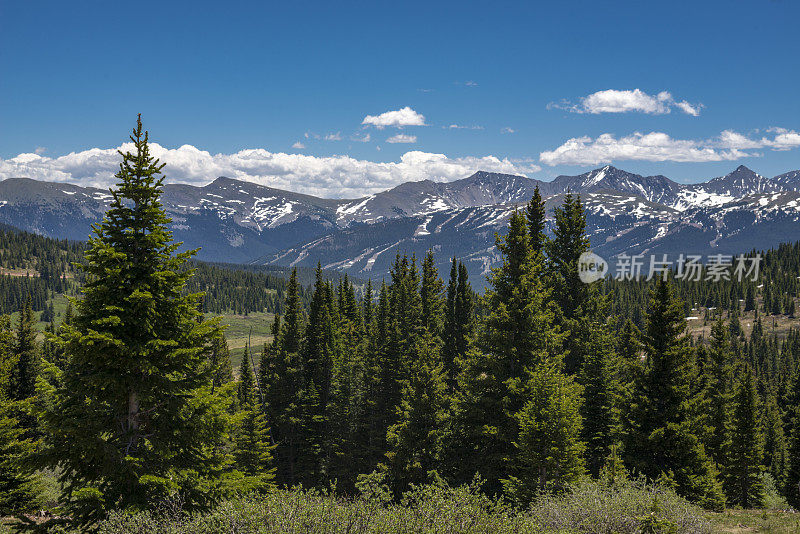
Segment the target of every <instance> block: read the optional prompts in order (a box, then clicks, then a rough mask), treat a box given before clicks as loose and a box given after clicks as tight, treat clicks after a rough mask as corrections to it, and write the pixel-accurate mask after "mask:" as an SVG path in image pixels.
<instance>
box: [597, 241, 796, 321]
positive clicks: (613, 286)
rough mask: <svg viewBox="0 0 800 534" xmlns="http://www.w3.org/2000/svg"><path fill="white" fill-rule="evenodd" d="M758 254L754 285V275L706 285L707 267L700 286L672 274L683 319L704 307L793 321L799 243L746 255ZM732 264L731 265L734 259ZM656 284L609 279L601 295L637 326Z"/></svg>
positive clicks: (735, 314)
mask: <svg viewBox="0 0 800 534" xmlns="http://www.w3.org/2000/svg"><path fill="white" fill-rule="evenodd" d="M756 255H760V256H761V261H760V267H759V269H760V270H759V275H758V277H757V280H753V279H752V276H743V277H742V279H741V280H739V277H738V276H730V277H729V279H726V278H721V279H719V280H713V278H712V279H708V280H707V279H706V278H707V277H708V275H709V273H708V267H707V266H703V267H702V269H701V270H700V277H699V278H700V279H699V280H698V281H690V280H681V279H675V276H674V274H675V270H674V269H673V271H672V278H673V280H674V287H675V291H676V294H677V296H678V297H679V298H680V299H681V300H682V301H683V304H684V311H685V312H686V315H687V316H690V315H693V314H692V313H691V312H692V309H695V310H698V309H700V308H706V309H711V310H715V309H716V310H718V312H717V313H719V312H721V311H724V312H726V314H729V315H731V316H739V315H740V314H741V312H742V311H753V310H755V309H756V308H758V310H759V311H760V312H761V313H762V314H764V315H787V316H789V317H792V318H794V317H795V316H796V313H797V310H796V299H797V297H798V295H800V277H798V273H800V242H796V243H791V244H789V243H784V244H781V245H779V246H778V247H777V248H773V249H770V250H767V251H762V252H756V251H751V252H750V253H748V254H746V256H747V257H750V258H752V257H755V256H756ZM672 259H673V260H674V259H675V258H674V257H673V258H672ZM733 262H734V265H735V262H736V257H734V258H733ZM732 271H733V269H730V270H729V273H730V274H733V273H732ZM645 274H646V273H645ZM654 285H655V281H654V280H651V281H646V280H645V279H644V277H642V278H641V279H638V280H615V279H613V278H608V279H606V280H605V281H604V283H603V289H602V291H603V292H604V293H606V294H608V295H609V298H610V302H611V312H612V313H613V314H615V315H618V316H620V317H626V318H630V319H632V320H633V322H634V324H636V325H637V326H639V327H641V326H643V325H644V317H645V313H646V311H647V306H648V298H647V295H648V291H649V290H650V289H651V288H652V287H653V286H654Z"/></svg>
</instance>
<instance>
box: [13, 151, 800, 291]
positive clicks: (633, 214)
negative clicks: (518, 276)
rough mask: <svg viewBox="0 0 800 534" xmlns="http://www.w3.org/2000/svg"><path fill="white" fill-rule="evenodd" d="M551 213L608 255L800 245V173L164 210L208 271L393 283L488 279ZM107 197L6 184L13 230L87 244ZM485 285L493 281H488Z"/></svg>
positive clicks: (264, 193) (533, 183)
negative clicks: (436, 267) (527, 209)
mask: <svg viewBox="0 0 800 534" xmlns="http://www.w3.org/2000/svg"><path fill="white" fill-rule="evenodd" d="M537 186H538V187H539V189H540V191H541V193H542V195H543V196H544V197H545V198H546V199H547V205H548V209H549V210H550V211H549V213H550V214H551V213H552V208H553V207H554V206H556V205H558V204H559V203H560V202H561V200H562V198H563V195H564V194H566V193H568V192H571V193H573V194H580V195H581V196H582V199H583V201H584V204H585V206H586V210H587V226H588V228H587V231H588V233H589V237H590V240H591V242H592V246H593V248H594V249H595V250H596V251H597V252H598V253H600V254H601V255H606V256H613V255H615V254H619V253H621V252H626V253H628V254H634V253H655V252H659V253H667V252H678V251H684V252H694V253H711V252H725V253H736V252H744V251H747V250H750V249H752V248H754V247H757V248H764V247H767V246H772V245H776V244H778V243H779V242H782V241H794V240H797V239H800V205H799V204H798V201H800V171H791V172H787V173H784V174H781V175H779V176H776V177H774V178H765V177H763V176H761V175H759V174H757V173H755V172H754V171H752V170H750V169H748V168H747V167H745V166H739V167H738V168H736V169H735V170H733V171H732V172H731V173H729V174H727V175H725V176H721V177H718V178H714V179H711V180H709V181H707V182H704V183H698V184H691V185H683V184H679V183H677V182H674V181H672V180H670V179H669V178H667V177H665V176H661V175H658V176H641V175H638V174H633V173H629V172H627V171H624V170H621V169H617V168H615V167H612V166H610V165H609V166H605V167H603V168H599V169H595V170H592V171H589V172H586V173H583V174H580V175H577V176H558V177H557V178H555V179H554V180H552V181H550V182H543V181H540V180H535V179H531V178H527V177H525V176H516V175H509V174H499V173H491V172H485V171H478V172H476V173H474V174H473V175H471V176H469V177H466V178H463V179H460V180H455V181H453V182H434V181H432V180H423V181H419V182H406V183H403V184H400V185H398V186H396V187H394V188H392V189H389V190H386V191H382V192H380V193H376V194H374V195H369V196H366V197H363V198H360V199H323V198H318V197H314V196H311V195H303V194H299V193H293V192H289V191H283V190H279V189H275V188H270V187H266V186H262V185H258V184H255V183H252V182H246V181H240V180H235V179H231V178H225V177H220V178H217V179H216V180H214V181H213V182H211V183H209V184H207V185H205V186H202V187H197V186H191V185H181V184H167V185H165V186H164V194H163V195H162V203H163V205H164V207H165V209H166V211H167V213H168V214H169V215H170V217H171V218H172V225H171V227H172V230H173V232H174V236H175V238H176V239H177V240H180V241H183V242H184V243H185V245H186V246H187V247H192V248H194V247H202V249H201V251H200V253H199V255H198V257H199V258H200V259H204V260H208V261H224V262H235V263H261V264H270V265H283V266H292V265H301V266H313V265H316V263H317V262H320V263H322V265H323V266H324V267H327V268H331V269H337V270H339V271H343V272H348V273H350V274H352V275H354V276H358V277H366V276H382V275H384V274H385V273H386V272H387V271H388V269H389V265H390V263H391V261H392V260H393V259H394V256H395V255H396V254H397V253H414V254H417V255H418V256H421V255H422V254H424V252H425V251H426V250H428V249H433V250H434V251H435V252H436V254H437V258H438V259H439V262H440V269H441V268H446V262H447V261H448V258H449V257H451V256H458V257H461V258H463V259H464V260H465V261H466V262H467V265H468V266H469V267H470V270H471V271H472V274H473V276H475V277H477V278H478V279H481V276H480V275H481V274H485V273H486V272H487V271H488V269H489V268H490V267H491V266H492V265H493V264H494V263H495V261H496V260H497V258H498V255H497V252H496V250H495V249H494V236H495V233H496V232H501V233H502V232H503V231H504V228H505V225H506V222H507V219H508V216H509V215H510V213H511V212H512V211H513V210H514V209H516V208H517V207H519V206H523V205H524V204H526V203H527V202H528V200H529V199H530V197H531V196H532V195H533V191H534V189H535V188H536V187H537ZM110 199H111V196H110V195H109V193H108V191H104V190H101V189H97V188H83V187H79V186H75V185H71V184H62V183H51V182H41V181H35V180H30V179H27V178H12V179H8V180H5V181H2V182H0V223H6V224H10V225H13V226H16V227H20V228H22V229H24V230H28V231H33V232H36V233H39V234H44V235H48V236H51V237H58V238H69V239H86V237H87V236H88V235H89V233H90V231H91V223H93V222H96V221H98V220H99V219H100V218H101V217H102V215H103V213H104V212H105V211H106V209H107V208H108V204H109V202H110ZM477 283H478V285H480V282H477Z"/></svg>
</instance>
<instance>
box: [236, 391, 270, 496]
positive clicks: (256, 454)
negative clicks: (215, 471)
mask: <svg viewBox="0 0 800 534" xmlns="http://www.w3.org/2000/svg"><path fill="white" fill-rule="evenodd" d="M239 417H240V421H239V426H238V428H237V430H236V435H235V441H236V447H235V449H234V453H233V457H234V462H235V466H236V468H237V469H238V470H239V471H240V472H241V473H242V475H243V476H242V480H241V481H237V482H238V485H239V488H238V490H239V491H240V492H243V493H246V492H250V491H259V492H264V491H268V490H270V489H272V488H274V483H273V479H274V478H275V467H274V466H273V462H272V451H273V449H275V445H273V444H272V441H271V438H270V433H269V426H268V425H267V420H266V417H265V416H264V412H263V410H262V409H261V404H260V403H259V402H258V399H257V398H256V394H255V391H253V390H250V392H249V394H248V395H247V397H246V398H245V399H244V401H243V403H242V404H241V412H240V414H239Z"/></svg>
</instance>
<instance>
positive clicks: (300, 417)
mask: <svg viewBox="0 0 800 534" xmlns="http://www.w3.org/2000/svg"><path fill="white" fill-rule="evenodd" d="M284 311H285V315H284V320H283V321H282V322H281V323H279V324H280V328H281V331H280V334H279V335H278V336H277V338H275V339H277V340H278V341H279V342H278V343H277V347H276V356H275V373H274V376H275V380H273V381H272V382H271V383H270V385H269V387H268V389H267V391H268V395H267V396H266V398H265V401H266V404H267V408H268V410H269V412H268V413H269V415H270V416H271V419H270V421H271V424H272V433H273V437H274V439H275V442H276V443H277V445H278V446H277V448H276V449H275V457H276V459H277V462H276V465H277V472H276V480H277V481H278V483H279V484H286V485H294V484H296V483H298V482H300V480H301V479H302V476H303V475H304V472H303V463H304V461H305V458H304V455H305V454H306V453H307V448H306V441H305V440H306V434H307V432H306V431H307V428H306V421H307V414H308V405H309V404H313V402H312V401H311V400H310V397H311V395H312V393H311V388H310V387H309V384H307V382H306V380H305V376H304V369H303V365H302V358H301V356H300V349H301V340H302V330H303V310H302V303H301V301H300V284H299V283H298V281H297V269H292V273H291V275H290V277H289V284H288V286H287V291H286V302H285V304H284Z"/></svg>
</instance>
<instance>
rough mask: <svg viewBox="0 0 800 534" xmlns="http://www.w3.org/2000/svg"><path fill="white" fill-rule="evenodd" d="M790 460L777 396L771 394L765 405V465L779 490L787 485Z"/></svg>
mask: <svg viewBox="0 0 800 534" xmlns="http://www.w3.org/2000/svg"><path fill="white" fill-rule="evenodd" d="M788 460H789V458H788V452H787V450H786V435H785V433H784V431H783V420H782V417H781V409H780V407H779V406H778V401H777V399H776V397H775V394H774V393H773V392H770V393H769V394H768V395H767V400H766V402H765V403H764V465H765V466H766V468H767V472H769V474H770V475H771V476H772V479H773V480H774V481H775V485H776V486H777V487H778V488H782V487H784V486H785V484H786V470H787V468H788Z"/></svg>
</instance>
